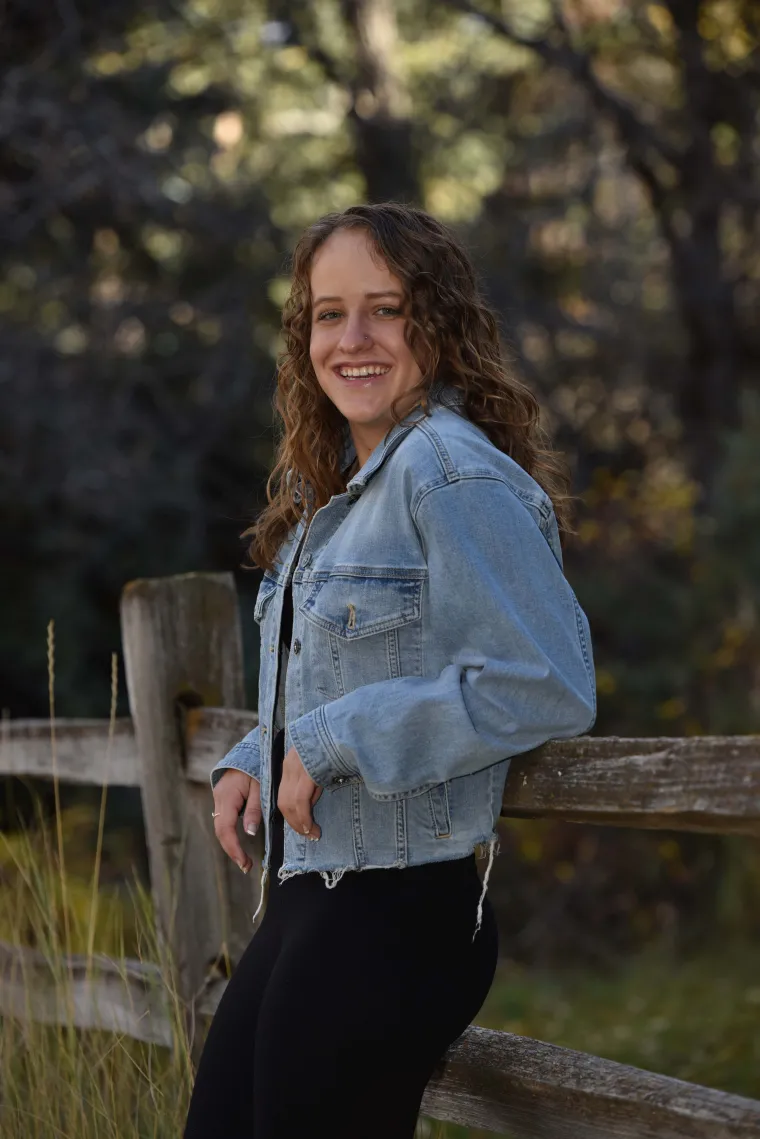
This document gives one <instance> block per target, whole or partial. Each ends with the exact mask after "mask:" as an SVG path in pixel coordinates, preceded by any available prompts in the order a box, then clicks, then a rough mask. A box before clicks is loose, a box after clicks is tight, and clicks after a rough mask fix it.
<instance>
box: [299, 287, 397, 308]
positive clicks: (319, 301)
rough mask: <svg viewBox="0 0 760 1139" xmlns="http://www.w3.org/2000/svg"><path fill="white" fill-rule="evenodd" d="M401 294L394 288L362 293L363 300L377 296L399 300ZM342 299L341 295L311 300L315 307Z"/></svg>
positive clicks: (369, 299) (372, 299) (373, 298)
mask: <svg viewBox="0 0 760 1139" xmlns="http://www.w3.org/2000/svg"><path fill="white" fill-rule="evenodd" d="M402 296H403V294H402V293H399V292H398V291H397V290H396V289H383V291H382V292H380V293H365V294H364V297H365V300H368V301H374V300H377V299H378V298H379V297H398V298H399V300H401V299H402ZM342 299H343V298H342V297H317V299H316V300H315V301H314V302H313V304H314V306H315V308H316V306H317V305H322V304H324V303H325V301H340V300H342Z"/></svg>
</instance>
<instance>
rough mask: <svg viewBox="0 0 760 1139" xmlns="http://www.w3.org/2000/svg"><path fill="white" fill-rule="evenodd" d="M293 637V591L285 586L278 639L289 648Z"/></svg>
mask: <svg viewBox="0 0 760 1139" xmlns="http://www.w3.org/2000/svg"><path fill="white" fill-rule="evenodd" d="M292 638H293V591H292V587H291V586H289V585H287V586H286V587H285V597H284V600H283V603H282V625H281V626H280V639H281V640H282V643H283V644H284V645H287V647H288V648H290V642H291V640H292Z"/></svg>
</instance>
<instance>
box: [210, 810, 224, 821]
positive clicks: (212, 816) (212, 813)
mask: <svg viewBox="0 0 760 1139" xmlns="http://www.w3.org/2000/svg"><path fill="white" fill-rule="evenodd" d="M221 813H222V812H221V811H212V812H211V818H212V819H215V818H216V816H217V815H221Z"/></svg>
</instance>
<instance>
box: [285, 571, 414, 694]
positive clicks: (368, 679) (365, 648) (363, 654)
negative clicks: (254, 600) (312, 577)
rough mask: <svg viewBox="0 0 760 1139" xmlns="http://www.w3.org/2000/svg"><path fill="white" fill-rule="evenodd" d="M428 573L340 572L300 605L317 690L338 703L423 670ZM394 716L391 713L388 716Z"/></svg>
mask: <svg viewBox="0 0 760 1139" xmlns="http://www.w3.org/2000/svg"><path fill="white" fill-rule="evenodd" d="M426 578H427V570H426V569H424V568H417V567H410V568H404V569H384V568H378V567H362V566H350V567H339V566H336V567H335V568H334V569H333V570H332V571H331V572H330V573H329V574H327V575H325V576H324V577H322V578H318V579H317V580H316V581H315V582H314V586H313V589H312V590H311V592H310V593H309V596H308V597H307V598H306V600H305V601H304V603H303V604H302V605H301V613H302V614H303V616H304V617H305V618H306V620H307V622H308V628H309V637H308V646H307V661H308V667H309V670H310V677H311V679H312V680H313V683H314V686H315V688H317V690H318V691H319V692H321V693H322V694H323V695H327V696H331V697H334V698H337V697H339V696H342V695H343V694H344V693H346V692H349V691H351V690H353V689H354V688H359V687H361V686H362V685H364V684H374V683H375V682H377V681H379V680H388V679H392V678H394V677H399V676H410V675H411V676H417V675H420V674H421V669H422V591H423V587H424V584H425V580H426ZM389 711H390V710H389Z"/></svg>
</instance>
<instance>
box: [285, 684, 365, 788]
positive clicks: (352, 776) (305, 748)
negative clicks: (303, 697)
mask: <svg viewBox="0 0 760 1139" xmlns="http://www.w3.org/2000/svg"><path fill="white" fill-rule="evenodd" d="M325 707H326V705H324V704H320V705H319V707H317V708H313V709H312V711H311V712H307V713H306V715H305V716H299V718H298V719H297V720H293V722H292V723H290V724H288V734H289V736H290V742H291V744H292V746H293V747H294V748H295V749H296V751H297V752H298V757H299V759H300V760H301V763H302V764H303V766H304V768H305V769H306V771H307V772H308V774H309V775H310V777H311V778H312V779H313V780H314V782H315V783H316V784H317V786H319V787H324V788H331V787H342V786H343V785H344V784H345V783H353V782H357V781H358V778H359V773H358V771H356V770H353V771H352V770H351V768H350V767H349V766H348V765H347V763H346V762H345V759H344V758H343V757H342V756H341V754H340V752H339V751H338V747H337V745H336V743H335V741H334V740H333V738H332V735H331V734H330V729H329V728H328V726H327V718H326V716H325Z"/></svg>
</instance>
